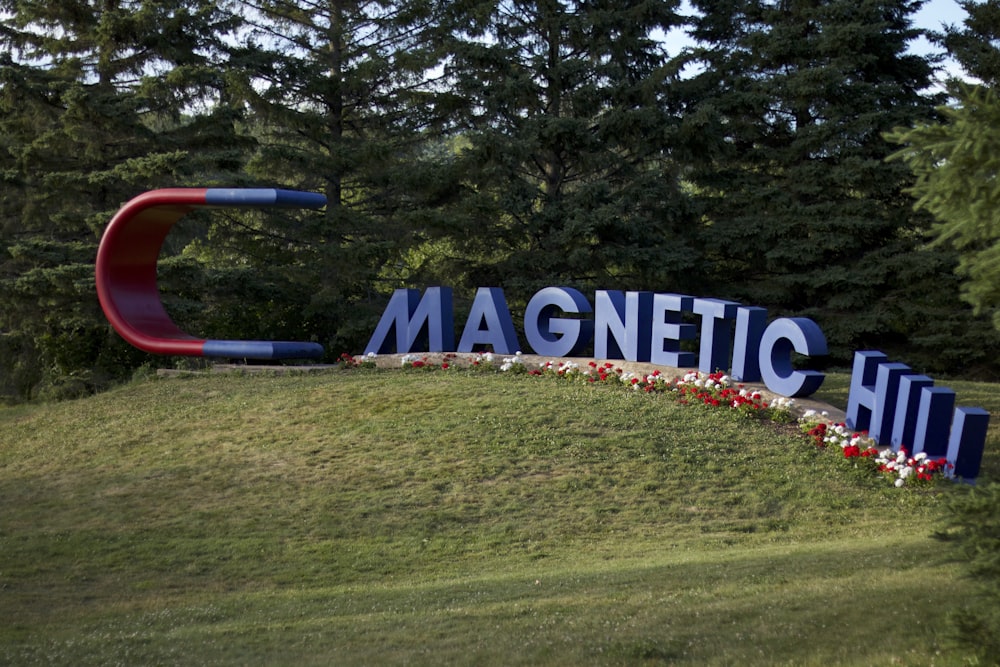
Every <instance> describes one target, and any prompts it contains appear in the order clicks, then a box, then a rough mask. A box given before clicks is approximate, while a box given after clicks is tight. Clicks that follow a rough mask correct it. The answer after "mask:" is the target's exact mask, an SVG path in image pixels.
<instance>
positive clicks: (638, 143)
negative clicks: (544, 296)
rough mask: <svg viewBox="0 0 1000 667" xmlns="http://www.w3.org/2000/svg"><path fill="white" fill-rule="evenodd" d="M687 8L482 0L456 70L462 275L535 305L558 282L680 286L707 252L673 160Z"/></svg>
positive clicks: (464, 31) (455, 35) (457, 30)
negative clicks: (674, 58)
mask: <svg viewBox="0 0 1000 667" xmlns="http://www.w3.org/2000/svg"><path fill="white" fill-rule="evenodd" d="M676 6H677V3H676V2H650V1H647V0H632V1H630V2H624V3H623V2H613V3H612V2H586V3H584V2H520V1H516V2H507V1H500V2H470V3H456V4H455V5H454V7H453V18H452V20H453V22H454V25H455V27H454V28H452V41H451V51H452V58H451V60H450V61H449V63H448V67H447V68H446V73H447V76H448V83H449V86H450V90H451V91H452V93H453V95H454V97H455V99H454V103H455V105H456V107H457V109H458V112H457V113H456V115H455V129H456V131H458V132H460V133H461V139H462V142H461V144H460V145H458V146H457V147H456V154H455V156H454V158H453V159H454V163H455V165H456V173H457V175H458V178H459V182H458V183H456V186H455V187H456V188H458V189H459V192H460V194H461V198H460V201H459V203H458V204H457V210H456V211H455V217H454V218H450V219H448V220H447V221H448V222H450V223H452V224H456V225H457V226H456V227H455V228H452V229H445V230H444V231H445V234H446V235H447V236H448V237H449V238H451V239H453V240H454V241H453V243H454V246H455V249H456V250H459V249H461V252H460V253H456V255H455V256H453V257H452V258H451V261H452V264H453V265H454V267H455V268H453V269H452V274H453V275H456V276H460V277H461V278H462V279H463V280H464V281H466V286H467V287H475V286H481V285H499V284H502V285H504V286H505V287H508V288H509V289H510V291H511V293H512V294H513V295H516V297H520V298H525V297H526V296H529V295H530V294H531V293H532V292H533V291H534V290H536V289H538V288H539V287H542V286H545V285H548V284H563V285H575V286H577V287H590V288H592V287H602V288H618V289H629V288H632V289H640V288H641V289H650V288H654V287H655V288H659V289H663V290H667V291H669V290H681V289H685V288H688V287H690V286H691V282H690V281H688V280H687V276H688V275H689V271H690V270H691V269H692V268H693V267H694V266H695V264H696V262H697V258H698V252H697V249H696V248H694V247H692V245H691V243H690V238H689V236H687V235H685V234H684V233H683V231H684V230H685V229H687V228H689V227H690V221H691V218H690V215H689V213H688V207H687V206H686V203H685V198H684V197H683V196H682V193H681V190H680V178H679V173H680V167H679V165H678V164H677V163H676V162H675V161H674V160H673V158H672V157H671V156H670V149H671V145H672V140H671V138H672V136H673V134H674V133H675V131H676V127H677V125H678V119H677V117H676V115H675V113H674V112H673V109H672V106H671V99H670V85H671V82H672V81H673V80H674V79H675V78H676V72H675V71H674V70H673V68H672V65H671V63H670V61H669V59H668V58H667V55H666V53H665V52H664V47H663V44H662V43H660V42H658V41H657V40H656V39H655V35H656V32H657V31H658V30H663V31H667V30H669V29H670V28H671V27H673V26H675V25H677V24H678V23H679V21H680V19H679V17H678V16H677V15H676V13H675V9H676Z"/></svg>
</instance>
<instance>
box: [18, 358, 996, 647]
mask: <svg viewBox="0 0 1000 667" xmlns="http://www.w3.org/2000/svg"><path fill="white" fill-rule="evenodd" d="M979 387H980V388H981V389H982V391H981V395H982V396H984V397H985V398H987V399H988V400H992V401H996V399H995V398H993V396H995V395H996V394H997V392H996V391H995V386H990V385H980V386H979ZM990 390H992V392H991V391H990ZM959 403H960V404H963V405H964V404H971V403H970V402H969V401H967V400H964V396H963V395H962V394H961V392H960V400H959ZM976 404H977V405H983V407H986V408H987V409H990V410H991V411H994V414H995V410H996V408H997V407H1000V406H991V405H985V404H983V403H982V402H979V403H976ZM998 440H1000V439H998V437H997V430H996V428H995V427H994V428H993V429H992V430H991V433H990V442H989V443H988V445H987V447H988V448H989V449H988V451H989V456H988V458H987V461H986V469H987V470H986V474H995V472H996V470H997V468H998V466H997V461H998V459H997V457H996V455H995V452H996V450H997V449H998V448H1000V442H998ZM943 493H947V490H944V491H942V490H933V489H932V490H918V489H904V490H898V489H894V488H892V487H891V486H890V485H889V484H888V483H887V482H886V481H885V480H884V479H880V478H878V477H873V476H871V475H870V474H866V473H864V472H863V471H861V470H858V469H855V468H853V466H852V465H851V464H850V463H849V462H847V461H845V460H843V459H841V458H839V457H838V456H836V455H834V454H833V453H831V452H823V451H818V450H817V449H816V448H815V447H814V446H813V445H811V444H810V443H809V442H808V441H807V440H805V439H803V438H799V437H796V436H794V435H791V434H789V433H788V429H787V428H786V429H781V428H778V427H775V426H774V425H768V424H761V423H758V422H755V421H747V420H745V419H740V418H739V417H738V416H737V415H735V414H730V413H728V412H726V411H720V410H709V409H703V408H699V407H691V406H681V405H677V404H675V403H673V402H672V401H670V400H669V399H667V398H666V397H663V396H649V395H645V394H638V393H631V392H628V391H625V390H622V389H620V388H615V387H608V386H584V385H578V384H571V383H568V382H560V381H556V380H552V379H539V378H531V377H526V376H509V375H485V374H482V373H473V372H466V371H449V372H434V373H429V372H416V371H392V370H390V371H384V370H383V371H365V370H353V371H333V372H328V373H322V374H296V375H281V376H275V375H252V376H249V375H248V376H241V375H199V376H192V377H180V378H170V379H153V380H149V381H145V382H141V383H136V384H132V385H130V386H128V387H123V388H121V389H118V390H116V391H112V392H109V393H106V394H102V395H99V396H95V397H91V398H88V399H84V400H79V401H74V402H66V403H60V404H55V405H43V406H21V407H16V408H3V409H0V663H3V664H17V665H32V664H41V665H57V664H65V665H87V664H100V665H107V664H128V665H139V664H143V665H145V664H176V665H196V664H233V665H236V664H240V665H244V664H287V665H304V664H305V665H307V664H316V665H328V664H337V665H355V664H357V665H375V664H378V665H384V664H424V665H442V664H463V665H518V664H552V665H587V664H592V665H614V664H629V665H630V664H692V665H706V664H707V665H713V664H715V665H736V664H739V665H747V664H759V665H772V664H796V665H800V664H805V665H831V664H837V665H875V664H906V665H948V664H956V665H957V664H966V658H967V657H968V656H966V655H965V654H963V653H962V652H961V650H958V649H955V648H953V647H951V646H950V645H948V644H947V642H946V641H945V640H944V633H943V632H942V630H943V629H944V628H945V627H946V625H947V624H946V616H947V614H948V613H949V612H950V611H951V610H954V609H958V608H960V607H961V606H962V604H964V601H965V600H966V599H967V598H968V597H969V595H970V594H972V592H973V588H972V583H971V582H969V581H968V580H966V579H964V578H963V577H962V568H961V564H960V563H957V562H955V561H954V559H953V552H952V551H950V548H951V547H949V546H948V545H947V544H944V543H941V542H939V541H936V540H934V539H932V538H931V534H932V532H933V531H934V530H935V528H938V527H940V525H941V524H940V517H941V506H942V494H943Z"/></svg>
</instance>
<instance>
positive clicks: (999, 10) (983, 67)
mask: <svg viewBox="0 0 1000 667" xmlns="http://www.w3.org/2000/svg"><path fill="white" fill-rule="evenodd" d="M958 4H959V6H960V7H961V8H962V9H964V10H965V11H966V14H967V16H966V18H965V20H964V21H963V22H962V24H961V25H949V26H947V27H946V28H945V30H944V33H943V34H941V35H938V36H937V39H938V41H939V42H940V43H941V44H943V45H944V47H945V48H946V49H947V51H948V54H949V55H950V56H951V57H952V58H954V59H955V60H956V61H957V62H958V63H959V65H961V67H962V69H963V70H965V73H966V75H967V76H969V77H972V78H973V79H975V80H977V81H979V82H980V83H982V84H983V85H987V86H991V87H995V86H996V85H997V84H998V83H1000V48H998V47H997V45H998V44H1000V2H998V1H997V0H981V1H978V2H977V1H976V0H960V1H959V3H958Z"/></svg>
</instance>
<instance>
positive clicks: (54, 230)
mask: <svg viewBox="0 0 1000 667" xmlns="http://www.w3.org/2000/svg"><path fill="white" fill-rule="evenodd" d="M0 15H2V16H3V18H2V27H0V43H2V45H3V59H2V62H0V112H2V113H0V136H2V137H3V139H2V144H0V145H2V151H0V174H2V179H3V181H2V187H3V189H4V197H3V204H2V207H0V216H2V219H0V281H2V285H0V338H2V340H3V343H2V346H3V348H4V352H5V354H4V355H3V358H2V361H0V377H2V378H3V386H2V387H0V393H3V394H8V395H10V394H16V395H19V396H21V397H26V396H30V395H33V394H35V393H37V392H38V391H39V389H40V388H42V387H45V386H47V387H49V389H50V390H51V393H54V394H59V393H61V392H65V393H76V392H79V391H85V390H88V389H92V388H93V387H95V386H99V385H101V384H103V383H104V382H106V381H107V380H108V379H110V378H113V377H115V376H120V375H121V374H122V373H128V372H129V369H130V368H131V367H132V366H133V365H134V364H135V363H137V361H138V358H137V355H136V354H135V353H134V352H133V351H131V350H130V349H129V348H127V346H125V345H124V343H123V342H122V341H121V340H120V339H118V338H117V337H116V336H114V335H112V334H111V332H110V327H109V326H108V324H107V322H106V320H105V319H104V317H103V314H101V312H100V309H99V307H98V303H97V298H96V293H95V291H94V285H93V282H94V280H93V261H94V257H95V254H96V246H97V242H98V239H99V237H100V234H101V232H102V230H103V227H104V225H105V224H106V223H107V222H108V221H109V220H110V218H111V216H112V215H113V214H114V212H115V211H116V210H117V209H118V207H119V206H120V205H121V204H122V203H123V202H125V201H126V200H128V199H130V198H131V197H133V196H135V195H137V194H139V193H141V192H143V191H145V190H149V189H153V188H155V187H159V186H166V185H183V184H186V183H187V182H188V180H189V179H194V180H197V181H199V184H204V183H203V182H201V181H203V179H204V178H205V175H206V174H210V175H211V176H212V177H217V176H218V174H219V173H220V172H225V171H227V170H229V169H231V168H233V167H238V165H239V163H240V158H239V155H238V149H237V147H238V143H237V142H236V141H235V140H234V139H233V136H232V134H233V122H232V121H233V118H232V116H231V115H229V114H228V111H227V110H226V109H225V108H224V107H223V106H222V105H220V104H219V92H220V91H221V90H223V88H224V86H223V85H222V79H221V76H220V71H221V70H220V67H219V63H218V54H219V49H220V48H221V42H220V39H221V35H222V33H223V32H225V31H226V30H228V29H230V28H231V27H232V25H233V24H232V21H231V19H230V18H229V17H228V16H226V15H225V14H223V13H221V12H219V11H218V10H217V9H216V8H215V5H214V3H209V2H204V1H202V0H172V1H170V2H137V3H133V2H130V3H124V2H117V1H116V0H103V1H101V2H87V1H84V0H70V1H68V2H60V3H49V2H35V1H30V0H20V1H15V0H3V1H2V2H0ZM201 108H205V109H208V110H207V111H201V110H200V109H201ZM60 387H61V389H60Z"/></svg>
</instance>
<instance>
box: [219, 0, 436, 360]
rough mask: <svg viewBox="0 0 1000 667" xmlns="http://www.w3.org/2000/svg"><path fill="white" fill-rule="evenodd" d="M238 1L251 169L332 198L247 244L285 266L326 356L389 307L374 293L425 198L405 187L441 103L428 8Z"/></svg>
mask: <svg viewBox="0 0 1000 667" xmlns="http://www.w3.org/2000/svg"><path fill="white" fill-rule="evenodd" d="M243 4H244V6H245V7H247V9H248V11H247V12H246V13H247V15H248V16H251V17H252V25H251V28H250V30H249V31H248V32H247V35H246V39H245V40H244V41H243V43H242V44H241V49H240V50H239V53H238V57H237V59H236V60H235V61H234V63H236V65H237V67H235V68H234V71H236V72H238V73H240V75H241V76H242V88H241V93H242V96H243V98H244V99H245V100H246V101H247V103H248V104H249V106H250V108H251V109H252V110H253V113H254V125H253V131H254V134H255V136H257V137H258V139H259V142H260V148H259V150H258V152H257V153H256V155H255V157H254V159H253V160H252V162H251V164H250V165H249V170H250V172H251V173H252V174H254V175H256V176H257V177H258V178H259V179H260V180H261V181H263V182H272V183H275V184H277V185H281V186H284V187H294V188H298V189H305V190H312V191H318V192H322V193H323V194H325V195H326V196H327V200H328V204H327V207H326V209H325V211H324V213H323V214H322V215H315V214H313V215H308V216H302V217H295V216H289V217H286V218H285V219H284V220H283V221H282V222H281V223H280V224H277V225H276V226H272V227H268V228H262V229H261V230H260V231H261V233H260V234H259V235H258V236H257V237H256V238H254V239H253V244H254V245H256V246H258V251H259V247H260V244H262V243H263V244H265V245H266V246H267V247H268V249H267V250H265V251H263V255H266V256H267V260H266V264H267V266H269V267H272V268H273V267H282V268H281V272H282V274H283V275H284V276H285V278H284V279H283V284H284V286H283V287H282V291H283V292H284V293H285V294H286V299H287V300H288V301H289V303H293V304H294V305H293V306H292V307H291V308H290V309H289V312H288V313H287V316H288V317H289V318H294V319H295V321H296V326H297V327H298V328H299V329H300V330H301V331H302V332H304V333H305V334H306V335H311V336H314V337H317V338H318V339H319V340H321V342H324V343H326V344H327V346H328V347H330V348H333V349H331V350H329V351H331V352H332V353H333V354H336V353H337V351H338V349H340V348H343V349H355V348H357V347H359V346H360V345H362V344H363V343H364V341H365V340H366V339H367V336H368V335H369V334H370V331H371V328H372V327H374V324H375V322H377V318H378V315H379V313H380V311H381V308H382V307H384V301H382V300H381V299H377V300H376V301H377V302H375V301H373V302H371V303H370V304H369V303H368V301H369V296H370V295H371V294H372V293H373V290H377V289H378V283H379V280H380V275H381V274H382V273H383V272H384V270H385V267H386V266H391V265H393V264H394V263H395V262H396V261H397V258H398V257H399V256H400V254H401V253H403V252H405V248H406V247H407V246H408V245H409V244H410V235H411V232H412V230H411V223H410V219H411V217H412V216H413V215H414V213H415V211H416V210H418V209H420V207H421V201H420V200H421V195H420V193H419V192H418V191H416V190H414V189H413V188H412V187H411V186H410V184H411V183H412V181H413V179H414V174H413V173H412V171H413V165H414V161H415V160H416V159H417V158H418V157H419V155H420V152H421V150H422V148H421V147H422V145H423V143H424V142H425V137H424V135H423V132H424V131H425V130H426V128H427V127H428V125H429V124H432V123H433V122H434V121H435V118H436V113H437V112H436V110H435V108H434V106H433V104H432V103H431V102H430V100H431V99H432V95H431V92H432V89H433V76H434V73H433V70H434V68H435V66H436V64H437V60H438V57H439V54H438V51H437V50H436V41H435V31H436V23H435V19H436V16H435V13H434V11H433V7H432V4H431V3H430V2H428V1H425V0H409V1H406V2H389V1H388V0H371V1H357V0H324V1H322V2H300V1H298V0H262V1H260V2H250V3H243ZM268 239H270V240H271V241H270V242H269V241H268ZM244 248H245V250H246V252H247V253H248V254H249V253H253V252H257V251H254V250H252V249H251V248H249V247H248V246H244ZM263 255H262V256H263ZM366 307H368V308H370V309H371V313H369V315H368V318H369V319H366V315H365V312H364V311H365V308H366ZM292 311H294V312H292ZM369 320H370V321H369ZM299 335H302V334H301V333H300V334H299Z"/></svg>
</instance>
